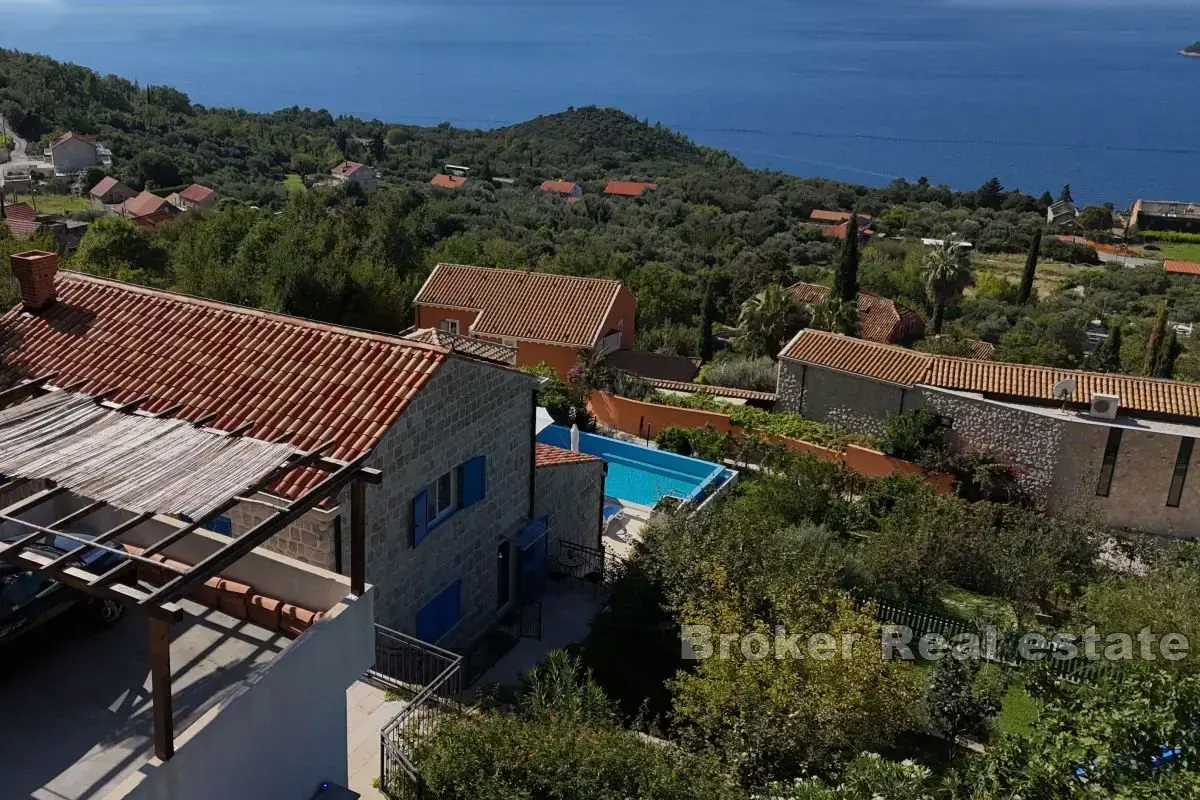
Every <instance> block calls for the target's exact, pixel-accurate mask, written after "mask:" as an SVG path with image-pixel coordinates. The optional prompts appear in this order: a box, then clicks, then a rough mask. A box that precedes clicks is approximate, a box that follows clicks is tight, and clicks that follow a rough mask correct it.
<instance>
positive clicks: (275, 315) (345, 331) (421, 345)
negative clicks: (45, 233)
mask: <svg viewBox="0 0 1200 800" xmlns="http://www.w3.org/2000/svg"><path fill="white" fill-rule="evenodd" d="M58 274H59V275H60V276H62V277H64V278H66V279H68V280H75V281H81V282H83V283H95V284H100V285H109V286H112V287H113V288H116V289H122V290H125V291H131V292H136V293H138V294H143V295H149V296H151V297H158V298H160V299H162V300H173V301H175V302H186V303H190V304H193V305H197V306H202V307H205V308H210V309H212V310H214V311H225V312H228V313H233V314H241V315H244V316H250V317H259V318H262V319H268V320H274V321H277V322H280V323H283V324H288V325H295V326H296V327H303V328H311V329H313V330H319V331H324V332H325V333H331V334H340V335H345V336H353V337H357V338H363V339H370V340H373V341H378V342H380V343H382V344H392V345H400V346H402V347H418V349H424V350H430V351H433V352H438V353H445V354H447V355H449V354H450V350H449V348H446V347H442V346H439V345H433V344H429V343H428V342H422V341H415V340H412V339H406V338H404V337H403V336H399V335H397V334H387V333H381V332H379V331H371V330H367V329H365V328H352V327H350V326H347V325H335V324H333V323H331V322H320V321H319V320H314V319H309V318H308V317H301V316H297V315H295V314H286V313H284V312H282V311H268V310H266V309H262V308H252V307H250V306H242V305H238V304H237V303H227V302H225V301H223V300H212V299H210V298H207V297H198V296H196V295H191V294H186V293H184V292H176V291H171V290H170V289H157V288H153V287H149V286H142V285H141V284H137V283H131V282H129V281H122V280H118V279H117V278H108V277H103V276H100V275H90V274H88V273H84V272H76V271H75V270H67V269H60V270H59V271H58Z"/></svg>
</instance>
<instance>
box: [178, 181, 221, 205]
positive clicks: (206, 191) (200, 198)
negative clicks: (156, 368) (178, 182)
mask: <svg viewBox="0 0 1200 800" xmlns="http://www.w3.org/2000/svg"><path fill="white" fill-rule="evenodd" d="M214 194H216V192H214V191H213V190H212V189H210V188H208V187H207V186H203V185H201V184H199V183H193V184H192V185H191V186H189V187H187V188H186V189H184V190H183V191H182V192H180V193H179V196H180V197H182V198H183V199H184V200H187V201H188V202H190V203H203V202H204V201H205V200H207V199H208V198H210V197H212V196H213V195H214Z"/></svg>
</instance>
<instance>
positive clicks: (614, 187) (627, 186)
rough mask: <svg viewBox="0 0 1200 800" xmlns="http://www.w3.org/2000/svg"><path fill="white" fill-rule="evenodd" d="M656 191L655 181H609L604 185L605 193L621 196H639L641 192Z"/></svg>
mask: <svg viewBox="0 0 1200 800" xmlns="http://www.w3.org/2000/svg"><path fill="white" fill-rule="evenodd" d="M647 190H649V191H651V192H654V191H657V190H658V184H657V183H644V182H643V181H609V182H608V185H607V186H605V187H604V193H605V194H618V195H621V196H622V197H641V196H642V192H645V191H647Z"/></svg>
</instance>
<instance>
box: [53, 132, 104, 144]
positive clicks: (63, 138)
mask: <svg viewBox="0 0 1200 800" xmlns="http://www.w3.org/2000/svg"><path fill="white" fill-rule="evenodd" d="M71 139H78V140H79V141H81V142H87V143H88V144H95V143H96V137H95V136H85V135H84V134H82V133H75V131H67V132H66V133H64V134H63V135H62V136H60V137H58V139H57V141H55V142H54V144H56V145H59V144H62V143H63V142H67V141H70V140H71Z"/></svg>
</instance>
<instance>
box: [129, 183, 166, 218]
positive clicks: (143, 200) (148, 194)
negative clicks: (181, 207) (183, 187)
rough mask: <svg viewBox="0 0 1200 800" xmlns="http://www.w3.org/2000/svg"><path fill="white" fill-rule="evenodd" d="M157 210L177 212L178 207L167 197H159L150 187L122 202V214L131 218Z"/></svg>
mask: <svg viewBox="0 0 1200 800" xmlns="http://www.w3.org/2000/svg"><path fill="white" fill-rule="evenodd" d="M157 211H166V212H168V213H175V211H176V209H175V207H174V206H173V205H171V204H170V203H168V202H167V198H165V197H159V196H158V195H156V194H155V193H154V192H152V191H150V190H149V189H146V190H145V191H143V192H142V193H141V194H139V195H138V196H136V197H132V198H130V199H128V200H126V201H125V202H124V203H122V204H121V215H122V216H125V217H129V218H130V219H135V218H137V217H144V216H146V215H148V214H153V213H155V212H157Z"/></svg>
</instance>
